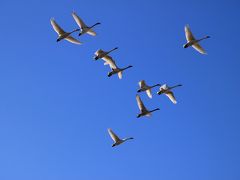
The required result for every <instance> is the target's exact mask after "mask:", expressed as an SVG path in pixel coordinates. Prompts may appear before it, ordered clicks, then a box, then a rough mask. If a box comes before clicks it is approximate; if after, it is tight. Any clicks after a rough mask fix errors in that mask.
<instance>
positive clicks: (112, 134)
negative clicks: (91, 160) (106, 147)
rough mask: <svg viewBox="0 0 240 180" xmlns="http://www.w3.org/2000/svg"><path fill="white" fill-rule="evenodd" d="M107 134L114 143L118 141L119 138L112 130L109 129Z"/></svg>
mask: <svg viewBox="0 0 240 180" xmlns="http://www.w3.org/2000/svg"><path fill="white" fill-rule="evenodd" d="M108 133H109V135H110V137H111V138H112V140H113V141H114V142H115V143H116V142H118V141H120V138H119V137H118V136H117V135H116V134H115V133H114V132H113V131H112V129H110V128H109V129H108Z"/></svg>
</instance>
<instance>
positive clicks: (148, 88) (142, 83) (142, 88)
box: [137, 80, 161, 98]
mask: <svg viewBox="0 0 240 180" xmlns="http://www.w3.org/2000/svg"><path fill="white" fill-rule="evenodd" d="M138 84H139V87H140V89H138V91H137V92H138V93H139V92H143V91H145V92H146V93H147V95H148V97H149V98H152V92H151V89H152V88H154V87H156V86H161V85H160V84H156V85H153V86H148V85H147V84H146V83H145V81H144V80H141V81H140V82H139V83H138Z"/></svg>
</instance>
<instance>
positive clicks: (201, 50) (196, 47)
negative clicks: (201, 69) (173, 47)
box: [192, 43, 207, 54]
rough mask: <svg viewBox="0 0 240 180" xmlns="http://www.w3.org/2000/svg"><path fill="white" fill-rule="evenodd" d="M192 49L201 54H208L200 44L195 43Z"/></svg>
mask: <svg viewBox="0 0 240 180" xmlns="http://www.w3.org/2000/svg"><path fill="white" fill-rule="evenodd" d="M192 47H193V48H194V49H195V50H196V51H198V52H199V53H201V54H207V53H206V51H205V50H204V49H203V48H202V47H201V46H200V44H198V43H194V44H193V45H192Z"/></svg>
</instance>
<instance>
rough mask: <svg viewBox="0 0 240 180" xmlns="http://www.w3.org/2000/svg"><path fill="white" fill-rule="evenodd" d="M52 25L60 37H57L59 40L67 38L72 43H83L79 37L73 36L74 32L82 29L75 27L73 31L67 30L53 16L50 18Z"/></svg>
mask: <svg viewBox="0 0 240 180" xmlns="http://www.w3.org/2000/svg"><path fill="white" fill-rule="evenodd" d="M50 22H51V25H52V27H53V29H54V30H55V31H56V33H57V34H58V38H57V42H59V41H61V40H62V39H65V40H67V41H69V42H71V43H74V44H82V43H81V42H80V41H78V40H77V39H75V38H73V37H72V36H71V34H72V33H74V32H76V31H79V30H80V29H75V30H73V31H71V32H65V31H64V30H63V29H62V28H61V27H60V26H59V25H58V24H57V22H56V21H55V20H54V19H53V18H52V19H51V20H50Z"/></svg>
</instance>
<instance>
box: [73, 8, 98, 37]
mask: <svg viewBox="0 0 240 180" xmlns="http://www.w3.org/2000/svg"><path fill="white" fill-rule="evenodd" d="M72 16H73V18H74V20H75V21H76V23H77V25H78V26H79V27H80V29H81V32H80V33H79V36H80V35H82V34H85V33H87V34H89V35H91V36H96V35H97V34H96V32H94V31H93V29H92V28H93V27H94V26H96V25H99V24H101V23H95V24H94V25H92V26H90V27H88V26H87V25H86V24H85V23H84V22H83V20H82V19H81V18H80V17H79V16H78V15H77V14H76V13H75V12H73V13H72Z"/></svg>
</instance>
